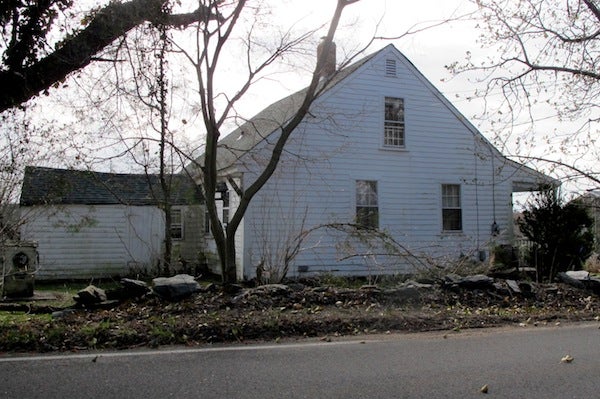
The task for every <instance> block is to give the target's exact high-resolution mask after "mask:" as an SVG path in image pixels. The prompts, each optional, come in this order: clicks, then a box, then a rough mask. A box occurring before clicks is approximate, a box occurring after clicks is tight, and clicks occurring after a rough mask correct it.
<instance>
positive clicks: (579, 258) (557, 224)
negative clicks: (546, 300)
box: [518, 188, 593, 281]
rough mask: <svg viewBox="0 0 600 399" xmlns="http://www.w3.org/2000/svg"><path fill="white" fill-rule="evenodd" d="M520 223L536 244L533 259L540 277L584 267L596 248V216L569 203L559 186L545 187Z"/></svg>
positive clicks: (552, 276)
mask: <svg viewBox="0 0 600 399" xmlns="http://www.w3.org/2000/svg"><path fill="white" fill-rule="evenodd" d="M518 223H519V228H520V229H521V231H522V232H523V234H524V235H525V236H526V237H527V238H528V239H529V240H530V241H531V242H532V243H533V246H532V250H531V253H530V262H531V263H532V264H534V265H535V267H536V269H537V275H538V280H549V281H552V280H553V279H554V277H556V274H557V273H559V272H564V271H567V270H580V269H581V268H582V265H583V262H584V261H585V260H586V258H587V257H588V256H589V255H590V253H591V251H592V248H593V236H592V233H591V232H590V231H589V228H590V227H591V225H592V219H591V218H590V217H589V215H588V214H587V212H586V211H585V209H583V208H582V207H580V206H579V205H577V204H575V203H573V202H569V203H566V204H565V203H564V200H563V199H562V197H561V196H560V194H559V192H558V191H557V190H556V189H553V188H544V189H541V190H540V191H539V192H538V193H537V194H536V195H535V197H534V199H533V201H532V203H531V204H530V206H529V208H528V209H527V210H525V211H524V212H523V218H522V219H521V220H519V222H518Z"/></svg>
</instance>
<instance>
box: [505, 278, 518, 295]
mask: <svg viewBox="0 0 600 399" xmlns="http://www.w3.org/2000/svg"><path fill="white" fill-rule="evenodd" d="M506 285H507V286H508V289H509V290H510V291H511V292H512V293H514V294H520V293H521V287H519V283H517V282H516V281H515V280H506Z"/></svg>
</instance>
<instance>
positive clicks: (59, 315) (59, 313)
mask: <svg viewBox="0 0 600 399" xmlns="http://www.w3.org/2000/svg"><path fill="white" fill-rule="evenodd" d="M78 311H79V310H77V309H73V308H67V309H62V310H56V311H54V312H52V318H53V319H54V320H56V319H64V318H65V317H67V316H69V315H72V314H74V313H76V312H78Z"/></svg>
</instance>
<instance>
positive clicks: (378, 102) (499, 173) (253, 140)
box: [190, 45, 556, 278]
mask: <svg viewBox="0 0 600 399" xmlns="http://www.w3.org/2000/svg"><path fill="white" fill-rule="evenodd" d="M334 51H335V50H334ZM329 58H330V59H331V60H332V64H333V65H330V66H329V68H324V70H326V75H325V76H323V80H322V82H323V83H322V84H324V85H326V86H325V89H324V90H323V91H322V92H321V94H320V95H319V96H318V98H317V99H316V100H315V101H314V103H313V104H312V106H311V108H310V112H309V113H308V114H307V116H306V118H305V119H304V121H303V122H302V123H301V124H300V125H299V127H298V128H297V130H296V131H295V132H294V133H293V134H292V136H291V137H290V140H289V142H288V144H287V147H286V149H285V151H284V153H283V156H282V159H281V162H280V164H279V167H278V169H277V171H276V172H275V175H274V176H273V177H272V178H271V180H270V181H269V182H268V183H267V184H266V186H265V187H264V188H263V189H262V190H261V191H260V192H259V193H258V194H257V195H256V196H255V197H254V199H253V201H252V203H251V205H250V207H249V209H248V210H247V213H246V215H245V217H244V220H243V222H242V225H241V226H240V229H239V231H238V232H237V237H236V238H237V257H238V258H237V267H238V269H237V275H238V277H239V278H252V277H254V276H255V273H256V270H257V267H260V268H261V270H262V269H264V270H266V271H267V272H269V271H272V272H277V270H275V269H277V268H281V267H282V266H283V265H284V263H285V262H284V260H283V259H284V258H285V256H286V255H287V254H289V253H290V251H289V250H291V249H294V248H296V249H297V250H298V251H297V253H296V256H295V257H294V258H293V260H292V261H291V262H290V264H289V272H288V275H289V276H299V275H305V274H310V273H320V272H329V273H340V274H344V275H357V274H362V275H365V274H369V273H402V272H411V271H414V268H415V267H421V266H423V265H424V264H427V263H431V262H434V263H435V262H438V263H443V262H444V261H445V260H446V259H448V260H452V259H454V260H456V259H458V258H459V257H461V256H462V257H463V258H464V257H467V258H471V259H484V258H487V257H488V256H489V252H490V249H492V248H493V247H494V246H496V245H499V244H510V243H511V240H512V238H513V233H512V213H513V208H512V194H513V193H515V192H523V191H534V190H537V189H538V187H539V186H540V185H541V184H546V185H547V184H556V181H555V180H554V179H552V178H550V177H549V176H546V175H544V174H542V173H539V172H537V171H535V170H533V169H531V168H529V167H527V166H524V165H522V164H519V163H516V162H513V161H511V160H509V159H508V158H506V157H505V156H503V155H502V154H501V153H500V152H499V151H498V150H497V149H496V148H495V147H494V146H493V145H492V144H491V143H490V142H489V141H488V140H487V139H486V138H485V137H484V136H483V135H482V134H481V133H480V132H479V131H478V130H477V129H476V128H475V127H474V126H473V125H472V124H471V123H470V122H469V121H468V120H467V119H466V118H465V117H464V116H463V115H462V114H461V113H460V112H459V111H458V110H457V109H456V108H455V107H454V106H453V105H452V104H451V103H450V101H448V100H447V99H446V98H445V97H444V96H443V95H442V94H441V93H440V92H439V91H438V90H437V89H436V88H435V87H434V86H433V84H431V83H430V82H429V81H428V80H427V79H426V78H425V77H424V76H423V74H421V73H420V72H419V71H418V70H417V68H416V67H415V66H414V65H413V64H412V63H411V62H410V61H409V60H408V59H407V58H406V57H405V56H404V55H402V54H401V53H400V52H399V51H398V50H397V49H396V48H395V47H394V46H393V45H388V46H386V47H384V48H383V49H381V50H379V51H377V52H376V53H374V54H371V55H369V56H367V57H365V58H364V59H362V60H360V61H358V62H356V63H354V64H352V65H349V66H346V67H344V68H342V69H341V70H337V71H336V70H335V69H336V63H335V54H332V55H331V56H330V57H329ZM327 69H329V71H327ZM327 73H328V74H329V75H327ZM303 96H304V91H300V92H297V93H295V94H292V95H290V96H288V97H286V98H284V99H282V100H280V101H277V102H275V103H274V104H272V105H270V106H269V107H267V108H266V109H264V110H263V111H261V112H260V113H258V114H257V115H256V116H255V117H253V118H252V119H251V120H249V121H247V122H245V123H244V124H243V125H241V126H240V127H239V128H237V129H236V130H235V131H233V132H232V133H230V134H229V135H227V136H225V137H224V138H223V139H221V140H220V142H219V144H220V146H219V149H218V169H219V176H220V180H221V182H222V183H224V184H226V185H227V187H228V190H227V192H224V193H222V195H223V196H224V197H225V198H227V199H228V201H227V204H226V207H225V209H224V212H223V218H224V222H225V223H226V222H227V216H228V215H229V214H231V213H232V212H233V211H234V210H235V207H236V203H238V199H237V198H238V197H237V194H236V190H235V189H234V188H238V189H241V190H243V189H244V187H248V186H249V185H250V184H251V183H252V182H254V181H255V179H256V177H257V176H258V174H259V172H260V171H261V170H262V168H263V166H264V165H265V164H266V161H267V160H268V157H269V154H270V152H271V150H272V148H273V146H274V143H275V139H276V138H277V137H278V134H279V133H280V126H282V125H283V124H285V123H286V121H287V120H289V119H290V117H291V116H292V115H293V113H294V112H295V111H296V110H297V109H298V108H299V106H300V104H301V102H302V99H303ZM198 162H199V163H201V162H202V157H201V158H200V159H199V160H198ZM190 170H191V171H192V175H193V174H194V173H193V170H194V169H193V167H191V168H190ZM196 178H197V179H199V177H198V176H197V177H196ZM231 182H234V185H235V186H238V187H233V186H232V184H231ZM361 227H362V228H361ZM369 232H370V233H371V234H368V233H369ZM365 233H367V234H365ZM376 241H379V243H375V242H376ZM211 245H212V246H213V247H214V244H211V241H210V239H207V248H211ZM378 245H379V247H378V248H377V246H378ZM391 247H395V249H394V250H393V251H388V250H389V249H390V248H391ZM386 251H388V252H387V253H388V255H389V254H390V253H391V252H394V254H393V255H394V256H384V255H383V254H385V253H386Z"/></svg>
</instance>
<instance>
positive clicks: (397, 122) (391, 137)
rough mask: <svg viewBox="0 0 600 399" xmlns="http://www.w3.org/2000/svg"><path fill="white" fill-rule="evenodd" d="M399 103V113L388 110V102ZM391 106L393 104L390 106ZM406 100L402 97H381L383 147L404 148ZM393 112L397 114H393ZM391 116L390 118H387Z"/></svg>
mask: <svg viewBox="0 0 600 399" xmlns="http://www.w3.org/2000/svg"><path fill="white" fill-rule="evenodd" d="M394 102H399V103H400V107H399V108H400V111H401V113H398V112H397V111H396V112H388V104H393V103H394ZM390 107H391V108H393V105H391V106H390ZM405 110H406V102H405V100H404V98H402V97H392V96H385V97H384V99H383V140H382V144H383V148H384V149H392V150H404V149H406V111H405ZM394 113H396V114H399V116H398V115H396V117H393V116H394ZM390 116H392V117H391V118H388V117H390Z"/></svg>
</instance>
